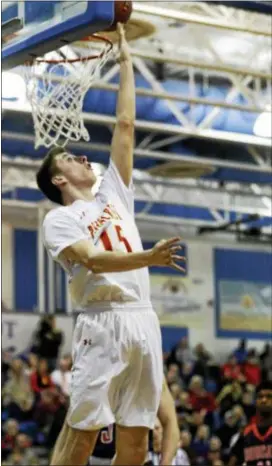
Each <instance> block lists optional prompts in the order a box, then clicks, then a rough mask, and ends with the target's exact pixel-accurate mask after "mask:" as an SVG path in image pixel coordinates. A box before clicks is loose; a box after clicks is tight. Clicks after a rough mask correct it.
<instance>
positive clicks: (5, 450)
mask: <svg viewBox="0 0 272 466" xmlns="http://www.w3.org/2000/svg"><path fill="white" fill-rule="evenodd" d="M3 431H4V434H3V435H2V442H1V451H2V459H5V458H7V456H8V455H9V454H10V453H11V452H12V450H13V448H14V447H15V441H16V436H17V434H18V432H19V423H18V422H17V421H16V420H15V419H8V420H7V421H6V423H5V424H4V427H3Z"/></svg>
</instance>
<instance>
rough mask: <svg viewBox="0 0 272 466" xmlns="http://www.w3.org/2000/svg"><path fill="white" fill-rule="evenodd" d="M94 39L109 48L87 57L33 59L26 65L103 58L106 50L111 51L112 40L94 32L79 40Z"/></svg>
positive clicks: (90, 40)
mask: <svg viewBox="0 0 272 466" xmlns="http://www.w3.org/2000/svg"><path fill="white" fill-rule="evenodd" d="M92 41H98V42H99V41H101V42H105V44H106V45H107V46H108V47H107V50H102V52H101V53H99V54H96V55H88V56H87V57H80V58H72V59H68V58H65V59H63V60H46V59H43V58H38V59H34V60H33V61H28V62H26V63H25V65H31V64H32V63H33V62H36V63H48V65H55V64H56V65H57V64H61V63H78V62H84V61H89V60H96V59H97V58H102V57H103V56H104V55H105V53H106V51H107V52H110V51H111V50H112V48H113V43H112V41H111V40H110V39H108V38H107V37H105V36H101V35H100V34H92V35H91V36H88V37H85V38H84V39H81V40H80V41H78V42H92ZM67 45H70V44H67Z"/></svg>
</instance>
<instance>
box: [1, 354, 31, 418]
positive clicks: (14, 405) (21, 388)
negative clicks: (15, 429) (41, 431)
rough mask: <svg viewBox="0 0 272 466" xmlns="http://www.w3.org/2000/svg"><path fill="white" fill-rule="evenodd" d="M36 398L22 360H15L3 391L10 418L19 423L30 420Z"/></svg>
mask: <svg viewBox="0 0 272 466" xmlns="http://www.w3.org/2000/svg"><path fill="white" fill-rule="evenodd" d="M33 402H34V397H33V393H32V391H31V386H30V382H29V378H28V376H27V375H26V373H25V368H24V365H23V362H22V360H21V359H18V358H17V359H14V360H13V361H12V363H11V366H10V371H9V376H8V379H7V381H6V383H5V385H4V387H3V390H2V403H3V406H4V407H5V408H6V409H7V410H8V412H9V416H10V417H14V418H15V419H17V420H18V421H23V420H27V419H30V417H31V414H32V407H33Z"/></svg>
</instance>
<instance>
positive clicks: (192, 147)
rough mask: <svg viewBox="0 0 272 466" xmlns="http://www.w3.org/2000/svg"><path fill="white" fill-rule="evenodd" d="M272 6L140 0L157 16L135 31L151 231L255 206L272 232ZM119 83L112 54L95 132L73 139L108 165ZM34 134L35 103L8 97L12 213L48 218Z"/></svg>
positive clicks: (140, 187)
mask: <svg viewBox="0 0 272 466" xmlns="http://www.w3.org/2000/svg"><path fill="white" fill-rule="evenodd" d="M3 3H4V6H5V2H3ZM217 3H219V2H217ZM245 3H248V2H245ZM255 3H258V2H255ZM271 18H272V17H271V15H268V14H260V13H256V12H249V11H245V10H241V9H234V8H230V7H226V6H224V5H214V4H212V2H208V3H205V2H167V4H165V3H164V2H158V1H157V2H146V1H145V2H135V7H134V14H133V19H134V20H137V21H138V20H139V21H141V20H144V21H148V22H149V23H152V25H154V26H155V28H156V32H155V33H154V34H153V35H152V36H150V37H148V38H143V39H138V40H136V41H134V42H132V43H131V48H132V54H133V60H134V67H135V74H136V83H137V87H138V94H139V95H138V98H137V102H138V103H137V122H136V148H135V165H136V170H135V173H134V180H135V186H136V199H137V202H136V211H137V216H138V222H139V225H140V228H141V229H142V232H143V234H145V235H146V236H147V237H151V236H152V235H153V232H154V229H155V228H157V225H160V228H161V230H160V233H161V232H164V230H165V234H170V233H172V232H175V233H176V232H177V230H179V231H180V232H181V233H182V234H187V233H188V234H194V233H195V232H196V229H197V228H198V227H200V226H202V225H203V224H204V225H207V224H208V225H213V226H220V225H222V224H224V223H225V222H228V221H236V220H237V219H241V218H247V217H248V215H252V214H258V215H259V216H260V218H261V220H259V221H258V222H257V223H256V222H255V225H262V226H263V231H265V232H271V216H272V215H271V184H270V183H271V181H272V170H271V139H270V138H269V137H260V136H257V135H256V134H254V131H253V127H254V123H255V121H256V119H257V116H259V115H260V114H262V113H263V112H267V111H268V110H269V108H270V110H271V40H272V36H271V34H272V22H271ZM203 23H204V24H203ZM117 83H118V65H116V64H115V63H114V62H110V63H109V64H108V66H107V67H106V68H105V69H104V71H103V73H102V78H101V80H100V81H99V83H96V84H95V89H94V90H92V91H90V93H89V96H88V99H86V104H85V108H84V119H85V123H86V125H87V127H88V130H89V132H90V135H91V142H90V143H83V142H82V143H79V144H77V146H73V145H71V146H70V148H71V150H73V151H74V152H76V153H82V152H84V153H86V154H87V155H88V156H89V157H90V159H91V160H92V161H95V162H98V163H99V164H100V165H99V166H98V168H99V169H100V170H101V172H103V165H104V164H106V162H107V158H108V153H109V146H110V139H111V133H112V128H113V125H114V121H115V117H114V109H115V98H116V90H117V88H118V86H117ZM162 97H163V98H164V99H163V100H162ZM167 98H168V100H167ZM101 102H104V104H103V105H101ZM33 136H34V134H33V125H32V120H31V115H30V112H29V109H27V108H26V107H25V106H22V105H21V104H20V103H18V104H14V103H11V102H8V101H4V102H3V101H2V154H3V155H2V197H3V203H2V212H3V220H4V221H9V222H10V223H12V224H14V225H15V226H20V227H21V226H22V227H30V226H32V227H36V226H37V222H38V220H39V215H40V216H41V215H42V213H41V208H42V209H48V208H49V207H50V206H49V205H48V203H47V202H45V201H44V200H43V199H42V198H41V196H40V194H39V193H38V192H37V190H36V185H35V176H34V174H35V170H36V169H37V166H38V165H39V160H40V159H41V157H42V156H43V154H44V150H38V151H35V150H34V144H33V142H34V139H33ZM151 173H153V174H152V175H151ZM154 174H155V175H156V176H154ZM166 174H167V175H168V176H167V177H165V175H166ZM201 174H204V175H205V176H201ZM169 175H171V176H170V177H169ZM39 212H40V213H39ZM247 225H248V224H247ZM244 228H247V226H245V227H244ZM151 230H152V232H151ZM170 230H171V231H170Z"/></svg>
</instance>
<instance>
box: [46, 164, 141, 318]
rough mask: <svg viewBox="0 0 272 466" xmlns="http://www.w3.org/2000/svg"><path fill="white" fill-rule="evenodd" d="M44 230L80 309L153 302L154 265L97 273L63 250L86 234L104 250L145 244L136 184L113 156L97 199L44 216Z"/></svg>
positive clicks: (133, 249) (128, 249)
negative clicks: (150, 271)
mask: <svg viewBox="0 0 272 466" xmlns="http://www.w3.org/2000/svg"><path fill="white" fill-rule="evenodd" d="M43 234H44V244H45V247H46V249H47V251H48V252H49V253H50V254H51V256H52V257H53V258H54V259H55V260H56V261H58V262H59V263H60V264H61V266H62V267H63V268H64V269H65V271H66V272H67V273H68V274H69V283H70V292H71V297H72V301H73V304H74V306H75V308H76V309H81V310H84V309H90V308H94V309H95V308H96V307H97V305H99V306H103V305H104V306H105V307H118V306H120V305H121V304H122V303H126V302H131V303H132V302H135V304H136V303H138V304H139V303H142V304H144V303H146V304H150V288H149V274H148V268H142V269H138V270H132V271H130V272H117V273H104V274H94V273H92V272H91V271H90V270H88V269H86V268H85V267H83V266H82V265H79V264H75V263H71V262H68V261H66V260H65V259H64V258H63V257H62V255H61V252H62V251H63V250H64V249H65V248H67V247H68V246H71V245H72V244H74V243H76V242H78V241H80V240H83V239H90V240H92V242H93V243H94V245H95V247H96V248H97V250H99V251H101V252H102V251H105V250H106V251H123V252H127V253H130V252H140V251H142V250H143V247H142V243H141V239H140V236H139V232H138V228H137V226H136V224H135V221H134V196H133V188H132V186H130V187H129V188H128V187H127V186H125V184H124V182H123V180H122V179H121V177H120V175H119V172H118V170H117V168H116V167H115V165H114V163H113V162H112V161H111V162H110V165H109V167H108V169H107V171H106V172H105V176H104V178H103V181H102V183H101V185H100V189H99V191H98V193H97V195H96V197H95V199H94V200H93V201H84V200H78V201H75V202H74V203H73V204H71V205H69V206H65V207H58V208H56V209H54V210H52V211H50V212H49V213H48V214H47V215H46V217H45V219H44V223H43Z"/></svg>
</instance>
